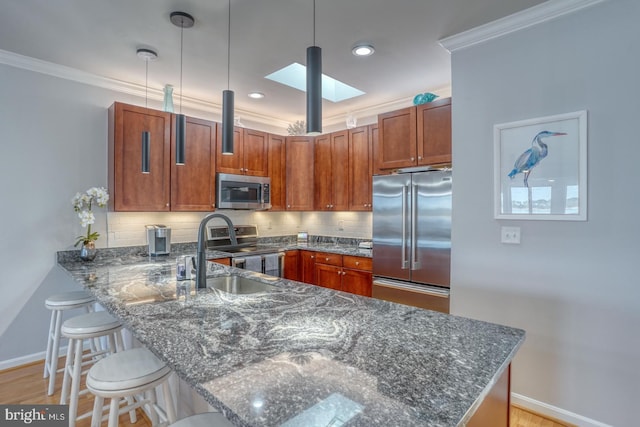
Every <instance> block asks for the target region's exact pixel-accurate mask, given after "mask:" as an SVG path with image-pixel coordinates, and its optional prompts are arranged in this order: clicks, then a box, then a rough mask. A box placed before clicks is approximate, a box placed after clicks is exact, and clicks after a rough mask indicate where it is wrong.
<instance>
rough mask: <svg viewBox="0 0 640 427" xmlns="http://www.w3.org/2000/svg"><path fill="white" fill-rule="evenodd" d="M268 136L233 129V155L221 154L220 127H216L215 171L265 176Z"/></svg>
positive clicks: (247, 130)
mask: <svg viewBox="0 0 640 427" xmlns="http://www.w3.org/2000/svg"><path fill="white" fill-rule="evenodd" d="M268 139H269V138H268V134H267V133H266V132H260V131H257V130H252V129H243V128H239V127H234V128H233V154H222V125H219V126H218V143H217V147H218V148H217V150H216V170H217V172H222V173H233V174H237V175H253V176H267V174H268V172H269V171H268V167H267V164H268V152H269V151H268Z"/></svg>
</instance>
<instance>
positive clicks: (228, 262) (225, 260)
mask: <svg viewBox="0 0 640 427" xmlns="http://www.w3.org/2000/svg"><path fill="white" fill-rule="evenodd" d="M207 261H211V262H216V263H218V264H222V265H229V266H230V265H231V258H213V259H209V260H207Z"/></svg>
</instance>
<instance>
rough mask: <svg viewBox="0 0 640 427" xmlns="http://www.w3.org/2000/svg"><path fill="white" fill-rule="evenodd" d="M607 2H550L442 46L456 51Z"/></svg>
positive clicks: (452, 38)
mask: <svg viewBox="0 0 640 427" xmlns="http://www.w3.org/2000/svg"><path fill="white" fill-rule="evenodd" d="M605 1H607V0H548V1H546V2H544V3H541V4H539V5H536V6H533V7H530V8H529V9H525V10H523V11H521V12H517V13H514V14H513V15H509V16H505V17H504V18H500V19H497V20H495V21H493V22H489V23H487V24H484V25H481V26H479V27H476V28H472V29H471V30H468V31H464V32H462V33H459V34H456V35H453V36H450V37H445V38H443V39H440V40H439V43H440V45H441V46H442V47H444V48H445V49H447V50H448V51H449V52H455V51H456V50H460V49H465V48H467V47H470V46H473V45H476V44H479V43H484V42H486V41H489V40H492V39H495V38H498V37H502V36H505V35H507V34H510V33H513V32H515V31H519V30H522V29H524V28H528V27H531V26H533V25H538V24H541V23H543V22H547V21H551V20H552V19H556V18H558V17H560V16H563V15H566V14H569V13H573V12H576V11H578V10H581V9H584V8H587V7H591V6H594V5H596V4H599V3H603V2H605Z"/></svg>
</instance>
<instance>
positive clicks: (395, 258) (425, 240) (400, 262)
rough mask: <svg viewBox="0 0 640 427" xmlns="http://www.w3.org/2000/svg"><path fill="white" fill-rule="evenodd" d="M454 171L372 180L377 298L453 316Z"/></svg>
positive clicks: (374, 290)
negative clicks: (451, 308)
mask: <svg viewBox="0 0 640 427" xmlns="http://www.w3.org/2000/svg"><path fill="white" fill-rule="evenodd" d="M450 268H451V170H450V169H444V170H427V171H420V172H412V171H407V172H406V173H398V174H396V175H382V176H374V177H373V276H374V280H373V296H374V297H375V298H380V299H385V300H389V301H395V302H399V303H403V304H408V305H415V306H418V307H422V308H428V309H432V310H438V311H442V312H447V313H448V312H449V278H450Z"/></svg>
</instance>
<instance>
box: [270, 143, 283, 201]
mask: <svg viewBox="0 0 640 427" xmlns="http://www.w3.org/2000/svg"><path fill="white" fill-rule="evenodd" d="M268 150H269V161H268V164H269V168H268V169H269V177H270V178H271V211H283V210H285V209H286V207H287V194H286V191H287V187H286V167H285V165H286V163H287V157H286V152H285V142H284V136H279V135H272V134H269V148H268Z"/></svg>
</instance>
